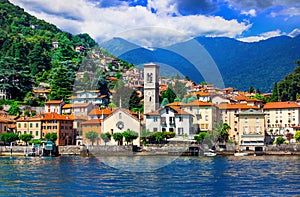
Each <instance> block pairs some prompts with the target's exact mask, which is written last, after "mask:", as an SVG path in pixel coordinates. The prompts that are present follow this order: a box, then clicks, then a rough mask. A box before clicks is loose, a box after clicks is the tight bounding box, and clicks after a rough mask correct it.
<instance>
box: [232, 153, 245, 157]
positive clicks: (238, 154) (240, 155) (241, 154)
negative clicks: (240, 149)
mask: <svg viewBox="0 0 300 197" xmlns="http://www.w3.org/2000/svg"><path fill="white" fill-rule="evenodd" d="M247 155H248V153H234V156H237V157H243V156H247Z"/></svg>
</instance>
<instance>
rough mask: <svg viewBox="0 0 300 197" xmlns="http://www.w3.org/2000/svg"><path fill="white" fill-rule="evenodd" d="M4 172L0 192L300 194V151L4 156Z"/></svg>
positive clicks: (1, 167)
mask: <svg viewBox="0 0 300 197" xmlns="http://www.w3.org/2000/svg"><path fill="white" fill-rule="evenodd" d="M125 161H128V162H127V164H126V162H125ZM120 163H121V164H120ZM117 164H120V165H117ZM151 166H156V167H154V168H151ZM142 168H143V169H142ZM141 169H142V170H141ZM141 171H142V172H141ZM0 176H1V179H0V195H1V196H297V195H300V157H299V156H258V157H254V156H247V157H234V156H216V157H213V158H209V157H178V158H177V157H173V158H172V157H167V156H165V157H164V156H159V157H155V156H137V157H99V158H95V157H79V156H69V157H66V156H62V157H53V158H37V157H36V158H24V157H13V158H10V157H0Z"/></svg>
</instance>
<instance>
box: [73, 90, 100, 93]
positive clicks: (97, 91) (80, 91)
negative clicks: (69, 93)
mask: <svg viewBox="0 0 300 197" xmlns="http://www.w3.org/2000/svg"><path fill="white" fill-rule="evenodd" d="M83 92H94V93H99V92H100V90H78V91H76V92H75V93H76V94H80V93H83Z"/></svg>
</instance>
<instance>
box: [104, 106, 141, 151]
mask: <svg viewBox="0 0 300 197" xmlns="http://www.w3.org/2000/svg"><path fill="white" fill-rule="evenodd" d="M140 121H141V120H140V119H139V118H138V117H136V116H135V115H133V113H132V112H130V111H129V110H127V109H124V108H117V109H115V110H114V111H113V112H112V113H111V114H110V115H109V116H107V117H106V118H105V119H104V120H103V124H102V133H106V132H109V133H110V134H114V133H116V132H119V133H123V132H124V131H126V130H128V129H129V130H132V131H135V132H137V133H138V134H139V137H138V139H136V140H134V141H133V144H134V145H138V146H139V145H140V133H141V123H140ZM109 144H117V143H116V142H115V141H114V140H113V139H112V140H111V141H110V142H109Z"/></svg>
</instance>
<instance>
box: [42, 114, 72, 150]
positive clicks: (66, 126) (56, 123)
mask: <svg viewBox="0 0 300 197" xmlns="http://www.w3.org/2000/svg"><path fill="white" fill-rule="evenodd" d="M40 120H41V126H42V138H44V137H45V136H46V135H47V133H56V134H57V140H56V145H59V146H65V145H73V144H75V133H74V129H73V120H74V118H73V117H72V116H69V115H66V116H63V115H60V114H57V113H54V112H52V113H44V114H42V115H41V119H40Z"/></svg>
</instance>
